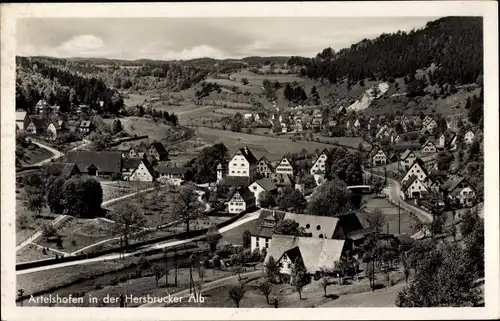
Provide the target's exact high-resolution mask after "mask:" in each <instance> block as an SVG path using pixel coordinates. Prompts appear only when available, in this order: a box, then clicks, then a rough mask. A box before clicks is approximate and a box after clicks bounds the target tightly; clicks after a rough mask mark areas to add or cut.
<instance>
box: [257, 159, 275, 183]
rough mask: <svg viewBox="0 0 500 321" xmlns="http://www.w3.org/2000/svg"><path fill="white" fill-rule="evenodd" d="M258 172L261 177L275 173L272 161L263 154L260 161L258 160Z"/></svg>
mask: <svg viewBox="0 0 500 321" xmlns="http://www.w3.org/2000/svg"><path fill="white" fill-rule="evenodd" d="M257 173H258V174H259V175H260V176H261V177H267V178H269V177H271V175H272V174H273V167H272V165H271V162H270V161H269V160H268V159H267V158H266V157H265V156H262V157H261V158H260V159H259V161H258V162H257Z"/></svg>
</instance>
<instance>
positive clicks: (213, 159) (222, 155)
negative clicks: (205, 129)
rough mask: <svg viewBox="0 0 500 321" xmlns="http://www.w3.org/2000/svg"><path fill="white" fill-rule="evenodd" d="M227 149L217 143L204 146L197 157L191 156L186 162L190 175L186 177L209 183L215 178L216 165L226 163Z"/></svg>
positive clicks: (227, 157) (197, 181) (224, 164)
mask: <svg viewBox="0 0 500 321" xmlns="http://www.w3.org/2000/svg"><path fill="white" fill-rule="evenodd" d="M228 159H229V156H228V149H227V147H226V146H225V145H224V144H222V143H218V144H215V145H213V146H211V147H206V148H204V149H203V150H202V151H201V152H200V153H199V154H198V156H197V157H195V158H193V159H192V160H191V161H189V162H188V163H187V164H186V167H188V168H190V173H189V174H190V175H187V176H192V177H188V178H187V179H192V180H194V181H195V182H196V183H200V184H201V183H209V182H213V181H215V180H216V178H217V170H216V168H217V165H218V164H222V166H223V167H225V166H226V165H227V163H228Z"/></svg>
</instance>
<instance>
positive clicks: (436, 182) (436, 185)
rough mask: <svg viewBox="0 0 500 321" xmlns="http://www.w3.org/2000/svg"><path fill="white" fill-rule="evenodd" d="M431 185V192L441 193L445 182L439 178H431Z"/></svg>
mask: <svg viewBox="0 0 500 321" xmlns="http://www.w3.org/2000/svg"><path fill="white" fill-rule="evenodd" d="M430 182H431V183H430V184H429V191H433V192H435V193H440V192H441V186H442V185H443V182H442V181H441V179H440V178H439V177H433V178H431V181H430Z"/></svg>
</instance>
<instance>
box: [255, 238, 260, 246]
mask: <svg viewBox="0 0 500 321" xmlns="http://www.w3.org/2000/svg"><path fill="white" fill-rule="evenodd" d="M255 247H257V248H258V247H259V238H258V237H257V238H256V240H255Z"/></svg>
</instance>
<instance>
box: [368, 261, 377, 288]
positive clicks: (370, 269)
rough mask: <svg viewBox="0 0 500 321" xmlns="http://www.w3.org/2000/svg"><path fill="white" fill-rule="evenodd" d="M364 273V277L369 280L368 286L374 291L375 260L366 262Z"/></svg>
mask: <svg viewBox="0 0 500 321" xmlns="http://www.w3.org/2000/svg"><path fill="white" fill-rule="evenodd" d="M365 274H366V277H367V278H368V280H370V288H371V289H372V291H375V280H376V278H375V262H374V261H370V262H368V264H367V265H366V270H365Z"/></svg>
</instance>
